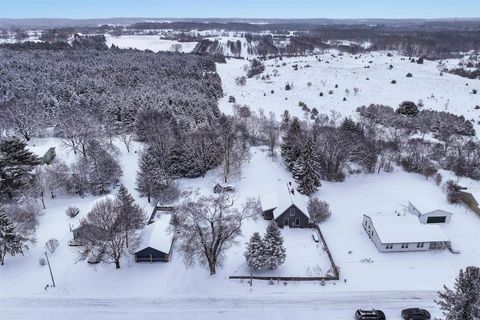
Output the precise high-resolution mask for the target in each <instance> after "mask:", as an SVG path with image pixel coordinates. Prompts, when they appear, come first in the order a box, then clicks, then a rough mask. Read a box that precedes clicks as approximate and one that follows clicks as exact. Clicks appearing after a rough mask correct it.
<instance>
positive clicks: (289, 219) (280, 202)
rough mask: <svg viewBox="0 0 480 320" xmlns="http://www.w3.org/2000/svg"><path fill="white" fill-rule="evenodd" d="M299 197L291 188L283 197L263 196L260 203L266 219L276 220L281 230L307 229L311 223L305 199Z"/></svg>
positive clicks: (275, 195) (274, 195)
mask: <svg viewBox="0 0 480 320" xmlns="http://www.w3.org/2000/svg"><path fill="white" fill-rule="evenodd" d="M299 197H300V196H296V195H295V192H294V191H293V189H291V188H287V192H285V193H284V194H283V195H282V196H280V195H277V194H268V195H265V196H262V197H261V199H260V201H261V205H262V211H263V217H264V219H265V220H275V222H276V223H277V224H278V226H279V227H280V228H283V227H285V226H287V227H290V228H305V227H307V226H308V225H309V224H310V222H311V221H310V218H309V216H308V211H307V208H306V206H305V205H304V204H303V202H302V200H305V199H301V198H299Z"/></svg>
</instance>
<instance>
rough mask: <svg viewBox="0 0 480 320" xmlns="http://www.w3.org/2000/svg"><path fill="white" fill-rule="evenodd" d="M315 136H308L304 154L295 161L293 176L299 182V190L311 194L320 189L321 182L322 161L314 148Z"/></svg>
mask: <svg viewBox="0 0 480 320" xmlns="http://www.w3.org/2000/svg"><path fill="white" fill-rule="evenodd" d="M314 146H315V142H314V140H313V138H311V137H310V138H308V140H307V143H306V144H305V148H304V150H303V152H302V155H301V156H300V157H299V158H298V159H297V161H295V165H294V167H293V170H292V171H293V178H294V179H295V181H296V182H297V184H298V188H297V190H298V192H300V193H302V194H306V195H310V194H312V193H314V192H315V191H317V190H318V187H320V186H321V185H322V184H321V183H320V174H319V168H320V163H319V160H318V157H317V155H316V154H315V150H314Z"/></svg>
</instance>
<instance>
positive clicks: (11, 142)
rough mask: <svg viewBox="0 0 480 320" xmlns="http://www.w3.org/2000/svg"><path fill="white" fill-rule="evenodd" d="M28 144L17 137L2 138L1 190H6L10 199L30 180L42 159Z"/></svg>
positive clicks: (0, 144)
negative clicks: (32, 172)
mask: <svg viewBox="0 0 480 320" xmlns="http://www.w3.org/2000/svg"><path fill="white" fill-rule="evenodd" d="M26 146H27V145H26V143H24V142H23V141H21V140H20V139H18V138H16V137H10V138H5V139H3V140H0V192H5V193H6V194H7V196H8V197H9V198H10V199H11V198H13V196H14V192H15V191H16V190H18V189H21V188H23V187H24V186H26V185H27V184H28V183H29V182H30V180H31V179H32V177H33V176H32V174H31V171H32V170H33V168H34V167H35V166H36V165H38V164H40V159H39V158H38V157H37V156H36V155H34V154H33V153H32V152H30V151H28V150H27V149H26Z"/></svg>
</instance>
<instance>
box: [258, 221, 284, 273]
mask: <svg viewBox="0 0 480 320" xmlns="http://www.w3.org/2000/svg"><path fill="white" fill-rule="evenodd" d="M263 243H264V246H265V266H267V267H268V268H270V269H276V268H277V267H278V266H280V265H281V264H283V263H284V262H285V259H286V258H287V255H286V253H285V248H284V247H283V236H282V233H281V231H280V228H279V227H278V225H277V223H276V222H275V221H272V222H271V223H270V224H269V225H268V227H267V231H266V232H265V235H264V236H263Z"/></svg>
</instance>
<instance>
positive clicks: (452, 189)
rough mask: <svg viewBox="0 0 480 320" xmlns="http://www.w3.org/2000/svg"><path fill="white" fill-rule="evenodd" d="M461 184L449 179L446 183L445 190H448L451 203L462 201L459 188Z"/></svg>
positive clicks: (448, 198)
mask: <svg viewBox="0 0 480 320" xmlns="http://www.w3.org/2000/svg"><path fill="white" fill-rule="evenodd" d="M459 189H460V186H459V185H458V184H456V183H455V181H453V180H448V181H447V183H446V184H445V191H446V192H447V200H448V202H449V203H458V202H460V197H459V195H458V190H459Z"/></svg>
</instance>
